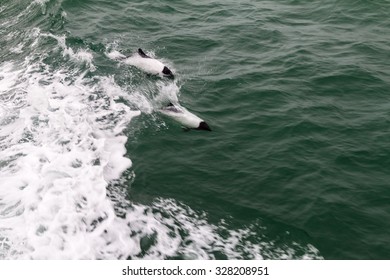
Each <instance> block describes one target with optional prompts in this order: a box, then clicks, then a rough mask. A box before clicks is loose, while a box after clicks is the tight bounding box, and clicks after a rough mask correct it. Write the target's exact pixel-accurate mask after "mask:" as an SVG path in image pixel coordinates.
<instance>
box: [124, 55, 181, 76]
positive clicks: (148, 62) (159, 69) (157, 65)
mask: <svg viewBox="0 0 390 280" xmlns="http://www.w3.org/2000/svg"><path fill="white" fill-rule="evenodd" d="M121 58H122V61H123V62H124V63H126V64H129V65H132V66H135V67H137V68H139V69H141V70H142V71H144V72H146V73H149V74H152V75H158V76H160V77H167V78H170V79H174V77H175V76H174V75H173V73H172V71H171V70H170V69H169V68H168V67H167V66H165V65H164V64H163V63H162V62H161V61H159V60H157V59H155V58H152V57H150V56H148V55H146V54H145V53H144V52H143V50H142V49H138V52H137V53H135V54H134V55H132V56H129V57H126V58H123V57H121Z"/></svg>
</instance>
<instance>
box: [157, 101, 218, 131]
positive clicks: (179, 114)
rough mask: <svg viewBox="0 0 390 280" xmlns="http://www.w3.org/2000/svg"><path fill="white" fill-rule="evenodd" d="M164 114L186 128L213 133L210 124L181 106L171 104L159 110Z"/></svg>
mask: <svg viewBox="0 0 390 280" xmlns="http://www.w3.org/2000/svg"><path fill="white" fill-rule="evenodd" d="M159 111H160V112H161V113H162V114H164V115H166V116H168V117H170V118H172V119H174V120H175V121H177V122H178V123H180V124H181V125H183V126H184V127H186V128H191V129H198V130H208V131H211V129H210V127H209V126H208V124H207V123H206V122H205V121H204V120H202V119H201V118H199V117H198V116H196V115H195V114H193V113H191V112H190V111H188V110H187V109H186V108H184V107H183V106H181V105H179V104H175V105H174V104H172V103H169V105H168V106H166V107H164V108H162V109H160V110H159Z"/></svg>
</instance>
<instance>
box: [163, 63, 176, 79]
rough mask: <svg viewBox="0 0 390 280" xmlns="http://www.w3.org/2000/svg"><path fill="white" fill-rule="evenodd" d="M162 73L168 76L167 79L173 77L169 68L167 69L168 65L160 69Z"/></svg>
mask: <svg viewBox="0 0 390 280" xmlns="http://www.w3.org/2000/svg"><path fill="white" fill-rule="evenodd" d="M162 72H163V74H164V76H165V77H167V78H169V79H174V78H175V76H173V73H172V71H171V70H169V68H168V67H166V66H164V69H163V70H162Z"/></svg>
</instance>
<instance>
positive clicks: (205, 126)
mask: <svg viewBox="0 0 390 280" xmlns="http://www.w3.org/2000/svg"><path fill="white" fill-rule="evenodd" d="M197 129H199V130H208V131H211V128H210V127H209V125H208V124H207V123H206V122H204V121H203V122H200V123H199V126H198V128H197Z"/></svg>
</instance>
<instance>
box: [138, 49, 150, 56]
mask: <svg viewBox="0 0 390 280" xmlns="http://www.w3.org/2000/svg"><path fill="white" fill-rule="evenodd" d="M138 54H139V55H140V56H141V57H143V58H150V57H149V56H147V55H146V54H145V53H144V51H143V50H142V49H138Z"/></svg>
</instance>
